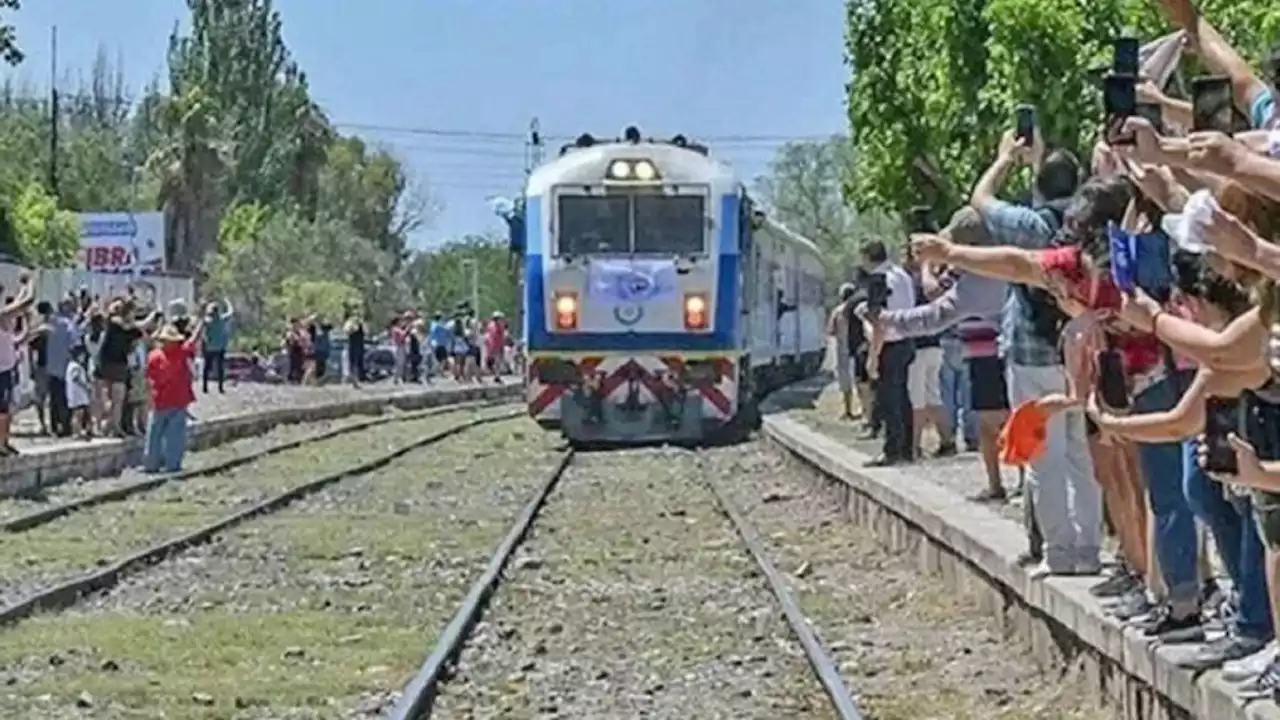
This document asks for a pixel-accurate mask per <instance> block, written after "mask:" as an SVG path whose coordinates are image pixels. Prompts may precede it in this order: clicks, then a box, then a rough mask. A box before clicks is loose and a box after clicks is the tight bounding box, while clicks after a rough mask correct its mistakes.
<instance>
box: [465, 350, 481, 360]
mask: <svg viewBox="0 0 1280 720" xmlns="http://www.w3.org/2000/svg"><path fill="white" fill-rule="evenodd" d="M467 354H468V355H470V356H471V359H473V360H475V361H476V362H477V363H479V362H480V348H479V347H476V346H472V347H470V348H468V349H467Z"/></svg>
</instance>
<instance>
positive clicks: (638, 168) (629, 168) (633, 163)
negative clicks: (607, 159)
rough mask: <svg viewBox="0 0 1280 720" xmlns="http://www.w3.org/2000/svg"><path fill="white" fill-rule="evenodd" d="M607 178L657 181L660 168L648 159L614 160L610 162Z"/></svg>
mask: <svg viewBox="0 0 1280 720" xmlns="http://www.w3.org/2000/svg"><path fill="white" fill-rule="evenodd" d="M605 179H606V180H610V181H613V182H643V183H649V182H656V181H658V180H659V176H658V168H657V166H656V165H654V164H653V163H652V162H649V161H648V160H626V159H623V160H614V161H613V162H611V163H609V171H608V173H607V175H606V178H605Z"/></svg>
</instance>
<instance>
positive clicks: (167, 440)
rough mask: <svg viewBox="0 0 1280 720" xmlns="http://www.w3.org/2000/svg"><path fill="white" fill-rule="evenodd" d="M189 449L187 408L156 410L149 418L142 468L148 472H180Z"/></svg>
mask: <svg viewBox="0 0 1280 720" xmlns="http://www.w3.org/2000/svg"><path fill="white" fill-rule="evenodd" d="M186 450H187V409H186V408H176V409H173V410H155V411H153V412H152V413H151V416H150V418H149V419H148V420H147V443H146V454H145V456H144V458H143V461H142V468H143V469H144V470H146V471H147V472H159V471H160V470H161V469H162V468H163V469H164V471H165V472H178V471H179V470H181V469H182V455H183V453H185V452H186Z"/></svg>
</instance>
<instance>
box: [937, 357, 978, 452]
mask: <svg viewBox="0 0 1280 720" xmlns="http://www.w3.org/2000/svg"><path fill="white" fill-rule="evenodd" d="M939 384H940V385H941V386H942V406H943V407H944V408H946V411H947V419H948V420H950V421H951V427H953V428H959V429H960V430H961V431H962V432H963V435H962V436H961V437H963V438H964V444H965V447H967V448H969V449H971V450H972V449H973V448H976V447H977V446H978V416H977V415H975V414H974V413H973V412H971V411H970V410H969V368H968V367H966V366H965V363H964V345H963V344H962V343H961V342H960V339H959V338H957V337H954V336H943V338H942V373H941V377H940V378H939ZM948 439H954V438H948Z"/></svg>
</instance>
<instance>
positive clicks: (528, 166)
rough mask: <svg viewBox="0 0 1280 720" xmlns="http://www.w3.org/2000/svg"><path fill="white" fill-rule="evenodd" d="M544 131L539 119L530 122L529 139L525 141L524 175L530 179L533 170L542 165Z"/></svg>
mask: <svg viewBox="0 0 1280 720" xmlns="http://www.w3.org/2000/svg"><path fill="white" fill-rule="evenodd" d="M542 148H543V145H542V131H541V129H540V128H539V125H538V118H536V117H535V118H534V119H532V120H530V121H529V137H528V138H526V139H525V141H524V174H525V177H528V176H530V175H532V174H533V169H534V168H536V167H538V166H539V165H541V164H542Z"/></svg>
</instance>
